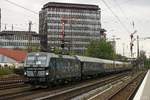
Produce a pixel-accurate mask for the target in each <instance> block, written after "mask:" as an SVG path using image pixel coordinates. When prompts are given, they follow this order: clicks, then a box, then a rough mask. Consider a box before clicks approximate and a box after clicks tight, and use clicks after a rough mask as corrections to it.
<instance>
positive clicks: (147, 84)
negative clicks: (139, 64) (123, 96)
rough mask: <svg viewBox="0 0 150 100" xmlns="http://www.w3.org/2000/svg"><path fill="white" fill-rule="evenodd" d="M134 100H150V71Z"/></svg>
mask: <svg viewBox="0 0 150 100" xmlns="http://www.w3.org/2000/svg"><path fill="white" fill-rule="evenodd" d="M133 100H150V70H148V72H147V73H146V76H145V78H144V80H143V82H142V84H141V85H140V87H139V89H138V91H137V93H136V95H135V96H134V98H133Z"/></svg>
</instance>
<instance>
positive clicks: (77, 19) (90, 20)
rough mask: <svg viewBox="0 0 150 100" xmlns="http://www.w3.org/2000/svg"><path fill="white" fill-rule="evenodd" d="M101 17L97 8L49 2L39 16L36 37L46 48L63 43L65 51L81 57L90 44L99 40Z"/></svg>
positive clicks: (59, 47)
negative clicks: (46, 45) (42, 36)
mask: <svg viewBox="0 0 150 100" xmlns="http://www.w3.org/2000/svg"><path fill="white" fill-rule="evenodd" d="M100 15H101V14H100V8H99V7H98V6H97V5H87V4H71V3H56V2H49V3H47V4H45V5H44V6H43V8H42V10H41V11H40V14H39V33H40V34H43V35H44V34H45V36H46V37H45V39H43V40H48V43H47V44H48V48H52V47H53V48H58V49H61V46H62V44H63V43H64V49H65V50H68V51H71V52H74V53H77V54H83V53H84V51H85V50H86V48H87V45H88V44H89V42H90V41H92V40H96V39H98V40H99V39H100V29H101V22H100V18H101V16H100ZM42 43H43V45H44V44H46V42H44V41H43V42H42Z"/></svg>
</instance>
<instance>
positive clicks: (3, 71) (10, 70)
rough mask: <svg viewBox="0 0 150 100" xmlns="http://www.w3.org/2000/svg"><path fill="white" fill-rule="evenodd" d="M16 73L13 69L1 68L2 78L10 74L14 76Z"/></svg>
mask: <svg viewBox="0 0 150 100" xmlns="http://www.w3.org/2000/svg"><path fill="white" fill-rule="evenodd" d="M13 73H14V71H13V69H12V68H0V76H1V75H8V74H13Z"/></svg>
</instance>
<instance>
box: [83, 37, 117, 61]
mask: <svg viewBox="0 0 150 100" xmlns="http://www.w3.org/2000/svg"><path fill="white" fill-rule="evenodd" d="M85 55H86V56H90V57H97V58H103V59H114V58H115V55H116V54H115V51H114V49H113V47H112V45H111V44H110V42H107V41H105V40H97V41H91V42H90V44H89V45H88V48H87V50H86V54H85Z"/></svg>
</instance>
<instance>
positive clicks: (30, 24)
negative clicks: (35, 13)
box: [29, 21, 32, 32]
mask: <svg viewBox="0 0 150 100" xmlns="http://www.w3.org/2000/svg"><path fill="white" fill-rule="evenodd" d="M31 27H32V21H29V32H31Z"/></svg>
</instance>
